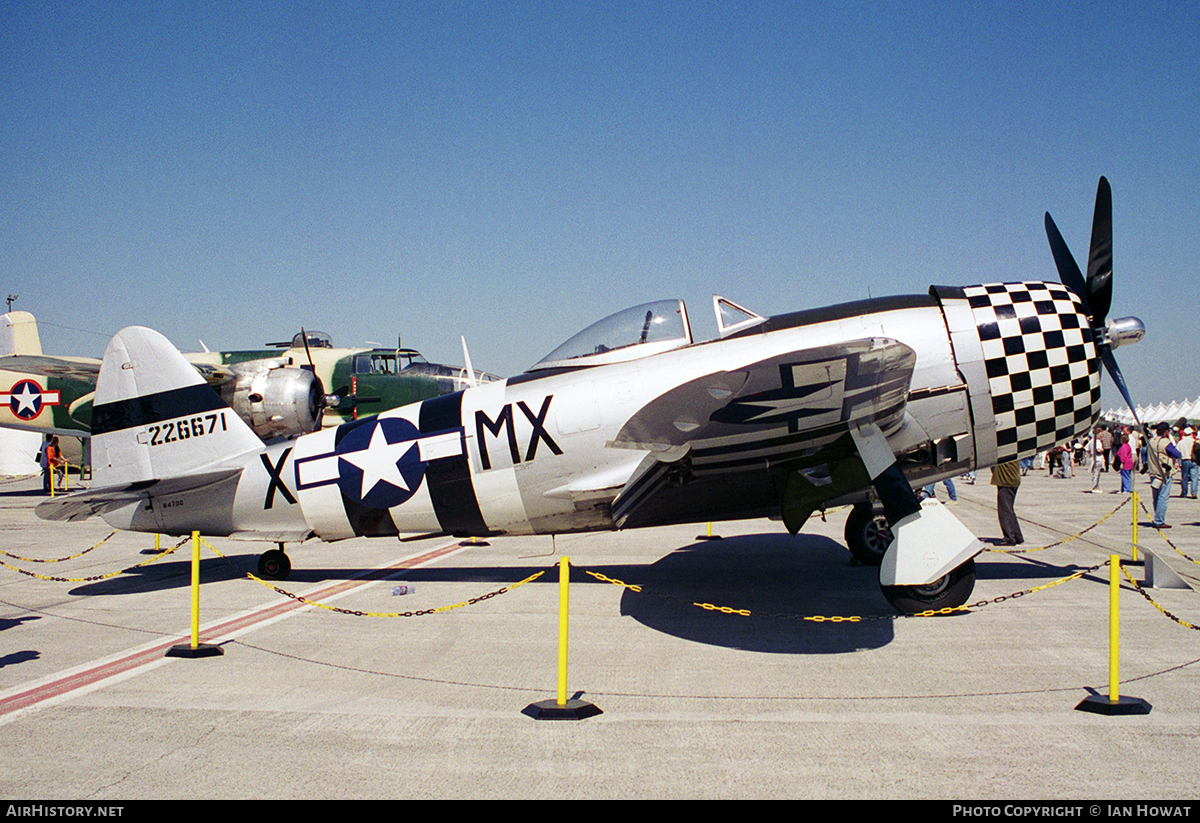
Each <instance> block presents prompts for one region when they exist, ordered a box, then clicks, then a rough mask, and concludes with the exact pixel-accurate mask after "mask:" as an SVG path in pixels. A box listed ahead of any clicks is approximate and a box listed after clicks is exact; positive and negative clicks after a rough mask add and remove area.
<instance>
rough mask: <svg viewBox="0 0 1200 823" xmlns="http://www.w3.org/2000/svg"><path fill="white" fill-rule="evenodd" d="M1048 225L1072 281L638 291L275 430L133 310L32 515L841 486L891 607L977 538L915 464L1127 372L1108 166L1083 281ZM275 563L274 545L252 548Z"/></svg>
mask: <svg viewBox="0 0 1200 823" xmlns="http://www.w3.org/2000/svg"><path fill="white" fill-rule="evenodd" d="M1047 230H1048V232H1050V236H1051V245H1052V247H1054V253H1055V257H1056V259H1057V260H1058V263H1059V267H1060V270H1061V271H1062V278H1063V281H1064V284H1065V285H1062V284H1057V283H1045V282H1024V283H997V284H988V285H978V286H968V287H943V286H934V287H932V288H931V289H930V290H929V292H928V293H927V294H923V295H915V296H910V297H889V298H880V299H873V300H865V301H860V302H856V303H848V304H844V305H840V306H833V307H830V308H824V309H815V310H808V311H802V312H798V313H795V314H787V315H782V316H777V317H762V316H759V315H757V314H755V313H754V312H752V311H749V310H748V309H745V308H742V307H741V306H738V305H737V304H735V303H732V302H730V301H728V300H725V299H724V298H720V297H715V298H714V308H715V311H716V315H717V323H718V328H719V331H720V337H719V339H717V340H711V341H707V342H703V343H695V342H693V340H692V335H691V330H690V326H689V323H688V316H687V312H686V310H685V308H684V305H683V303H682V302H681V301H678V300H668V301H662V302H657V303H650V304H646V305H642V306H637V307H635V308H633V309H629V310H627V311H624V312H620V313H618V314H615V315H612V316H611V317H609V318H607V319H605V320H602V321H600V322H599V323H596V324H595V325H593V326H591V327H589V328H588V329H586V330H584V331H583V332H581V333H580V334H578V335H576V336H575V337H573V338H572V339H571V340H569V341H567V342H566V343H564V344H563V345H562V346H560V347H559V348H558V349H555V350H554V351H553V352H551V353H550V354H549V355H548V356H547V357H546V358H545V359H543V360H542V361H541V362H539V363H538V364H536V365H535V366H534V367H533V368H532V369H530V370H529V371H528V372H526V373H525V374H523V375H520V376H518V377H515V378H510V379H508V380H505V381H501V382H494V383H488V384H484V385H479V386H475V387H471V388H467V389H465V390H463V391H460V392H456V393H453V394H448V395H445V396H441V397H435V398H432V399H428V400H424V401H423V402H420V403H414V404H411V405H408V406H404V407H401V408H398V409H394V410H391V411H388V412H385V413H382V414H380V415H378V416H377V417H373V418H367V419H361V420H357V421H353V422H349V423H346V424H344V425H341V426H338V427H337V428H334V429H325V430H323V431H319V432H315V433H313V434H308V435H304V436H302V437H300V438H298V439H295V440H292V441H288V442H284V443H278V444H274V445H270V446H264V445H263V444H262V442H261V441H259V440H258V438H256V437H255V436H254V435H253V433H252V432H251V431H250V430H249V429H248V428H247V427H246V426H245V425H243V424H242V422H241V421H240V419H238V417H237V416H236V415H235V414H233V413H231V412H230V410H229V409H228V407H226V406H225V404H224V403H223V402H222V401H221V399H220V398H219V397H218V396H217V395H216V394H215V393H214V392H212V391H208V390H204V387H203V385H202V381H200V378H199V377H198V375H197V374H196V371H195V369H193V368H191V367H190V366H189V365H188V364H187V362H186V361H185V360H184V359H183V358H182V357H181V356H180V355H179V353H178V352H177V351H176V350H175V349H174V348H173V347H172V346H171V345H170V343H169V342H168V341H167V340H166V339H165V338H163V337H162V336H161V335H159V334H158V333H157V332H154V331H151V330H149V329H145V328H138V327H133V328H128V329H125V330H123V331H121V332H120V333H118V334H117V335H116V337H114V338H113V340H112V342H111V343H110V344H109V346H108V350H107V351H106V352H105V355H104V361H103V366H102V368H101V370H100V378H99V382H98V384H97V387H96V406H95V412H94V415H93V438H94V455H93V457H94V471H95V478H96V487H95V488H94V489H93V490H91V491H89V492H85V493H82V494H76V495H71V496H68V497H60V498H56V499H54V500H51V501H47V502H45V503H42V504H41V505H40V506H38V509H37V512H38V514H39V516H41V517H44V518H46V519H59V520H61V519H70V520H73V519H76V518H81V517H87V516H89V515H92V514H97V513H98V514H101V515H103V517H104V518H105V520H107V521H108V522H109V523H110V524H111V525H113V526H116V527H120V528H123V529H132V530H141V531H155V532H162V533H167V534H183V533H187V532H189V531H191V530H199V531H201V532H203V533H206V534H211V535H229V536H234V537H243V538H250V539H259V540H271V541H276V542H279V543H281V544H282V543H284V542H289V541H297V540H303V539H305V538H307V537H310V536H314V535H315V536H317V537H319V538H321V539H323V540H327V541H336V540H342V539H346V538H352V537H360V536H385V535H398V534H403V533H444V534H452V535H481V536H483V535H497V534H537V533H542V534H544V533H565V532H582V531H589V530H600V529H628V528H636V527H642V526H655V525H662V524H669V523H685V522H703V521H706V520H722V519H734V518H746V517H753V516H776V517H780V518H781V519H782V520H783V522H784V524H785V525H786V526H787V528H788V529H789V531H791V532H792V533H795V532H797V531H798V530H799V529H800V528H801V527H802V526H803V525H804V523H805V521H806V519H807V518H808V517H809V515H810V514H811V513H812V512H813V511H815V510H817V509H820V508H823V507H825V506H828V505H834V504H853V505H854V506H855V508H854V512H855V514H854V515H852V517H851V518H850V521H849V523H848V528H847V532H848V537H849V538H850V540H849V542H850V545H851V548H852V550H854V551H855V553H856V554H857V555H859V556H860V557H861V558H862V559H864V560H866V561H867V562H872V563H876V564H879V566H880V583H881V585H882V587H883V591H884V594H885V595H886V596H887V598H888V599H889V600H890V601H891V602H892V604H893V605H895V606H896V608H898V609H899V610H901V611H905V612H908V611H919V610H923V609H928V608H942V607H946V606H954V605H960V604H962V603H964V602H965V601H966V600H967V598H968V597H969V596H970V594H971V590H972V588H973V586H974V580H975V572H974V560H973V558H974V555H975V554H976V553H978V551H979V550H980V549H981V545H980V543H979V541H978V540H976V538H975V537H974V536H973V535H972V534H971V533H970V532H969V531H968V530H967V529H966V528H965V527H964V526H963V525H962V524H961V523H959V522H958V520H956V519H955V518H954V517H953V516H952V515H951V514H950V513H949V512H948V511H947V510H946V509H945V508H943V507H941V506H940V505H939V504H937V503H936V501H927V502H926V503H925V504H924V505H922V504H921V503H920V502H919V501H918V500H917V498H916V496H915V494H914V492H913V486H914V485H923V484H926V483H929V482H934V481H936V480H938V479H941V478H944V477H949V476H953V475H955V474H960V473H962V472H964V471H967V470H969V469H975V468H982V467H986V466H991V465H994V464H996V463H1000V462H1004V461H1009V460H1014V459H1016V458H1018V457H1020V456H1023V455H1031V454H1033V453H1035V452H1036V451H1037V450H1039V449H1045V448H1047V447H1049V446H1051V445H1052V444H1054V443H1057V442H1060V441H1063V440H1066V439H1068V438H1070V437H1073V436H1075V435H1076V434H1079V433H1082V432H1085V431H1087V430H1088V429H1089V428H1090V427H1091V426H1092V425H1093V423H1094V422H1095V420H1096V419H1097V417H1098V415H1099V412H1100V405H1099V404H1100V363H1101V362H1105V363H1106V364H1108V367H1109V369H1110V371H1112V373H1113V376H1114V378H1115V379H1116V381H1117V384H1118V385H1119V386H1121V387H1122V391H1123V393H1125V394H1127V392H1124V381H1123V380H1122V379H1121V377H1120V372H1119V370H1117V368H1116V361H1115V360H1113V359H1112V355H1111V350H1112V349H1113V348H1115V347H1116V346H1117V345H1119V344H1121V343H1125V342H1131V341H1134V340H1137V339H1140V337H1141V334H1142V331H1141V328H1142V327H1141V323H1140V321H1138V320H1136V318H1129V319H1128V320H1118V321H1114V322H1113V323H1107V322H1106V315H1107V312H1108V304H1109V302H1110V298H1111V277H1110V275H1111V261H1112V257H1111V196H1110V195H1109V193H1108V184H1107V182H1106V181H1104V180H1103V178H1102V179H1101V184H1100V193H1099V195H1098V197H1097V208H1096V218H1095V224H1094V228H1093V238H1092V249H1091V257H1090V259H1089V266H1088V276H1087V279H1086V281H1085V280H1084V278H1083V276H1082V274H1080V272H1079V270H1078V268H1077V267H1076V266H1075V263H1074V260H1073V259H1071V256H1070V252H1069V251H1067V250H1066V246H1065V244H1064V243H1063V242H1062V239H1061V237H1058V236H1057V235H1058V232H1057V229H1054V228H1053V222H1052V221H1051V220H1050V219H1049V215H1047ZM877 505H878V511H877V510H876V508H875V507H876V506H877ZM872 538H873V539H872ZM288 567H289V563H288V561H287V558H286V555H284V554H283V552H282V551H281V550H272V551H270V552H267V553H266V554H264V555H263V559H262V561H261V562H260V569H262V570H263V571H264V572H265V573H270V574H273V575H275V576H283V575H285V574H286V572H287V569H288Z"/></svg>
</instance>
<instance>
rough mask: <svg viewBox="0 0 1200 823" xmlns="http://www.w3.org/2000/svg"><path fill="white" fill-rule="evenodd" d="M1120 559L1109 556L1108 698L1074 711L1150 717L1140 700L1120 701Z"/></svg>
mask: <svg viewBox="0 0 1200 823" xmlns="http://www.w3.org/2000/svg"><path fill="white" fill-rule="evenodd" d="M1120 594H1121V558H1120V556H1119V555H1115V554H1110V555H1109V556H1108V697H1105V696H1104V695H1101V694H1091V695H1088V696H1087V697H1085V698H1084V699H1083V701H1082V702H1081V703H1080V704H1079V705H1078V706H1076V707H1075V708H1076V709H1078V710H1080V711H1084V712H1094V713H1096V714H1107V715H1118V714H1120V715H1124V714H1150V704H1149V703H1147V702H1146V701H1145V700H1142V699H1141V698H1140V697H1121V694H1120V681H1121V677H1120V670H1121V661H1120V646H1121V636H1120V635H1121V631H1120V624H1121V599H1120Z"/></svg>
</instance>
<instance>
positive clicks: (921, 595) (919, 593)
mask: <svg viewBox="0 0 1200 823" xmlns="http://www.w3.org/2000/svg"><path fill="white" fill-rule="evenodd" d="M880 588H881V589H882V590H883V596H884V597H886V598H887V600H888V602H889V603H891V604H892V607H893V608H894V609H895V610H896V611H898V612H900V613H901V614H918V613H920V612H925V611H930V610H934V611H936V610H938V609H952V608H954V607H955V606H961V605H962V604H963V603H966V602H967V600H968V599H969V598H970V597H971V592H973V591H974V590H975V558H973V557H972V558H971V559H970V560H968V561H967V562H966V563H963V564H962V565H961V566H959V567H958V568H957V569H954V570H953V571H951V572H950V573H949V574H946V575H943V576H942V577H939V578H938V579H937V580H935V581H933V582H932V583H930V584H929V585H927V586H880Z"/></svg>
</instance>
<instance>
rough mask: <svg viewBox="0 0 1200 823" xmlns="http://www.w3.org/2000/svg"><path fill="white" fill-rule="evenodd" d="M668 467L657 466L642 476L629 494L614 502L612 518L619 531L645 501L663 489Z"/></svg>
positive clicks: (664, 465) (623, 494)
mask: <svg viewBox="0 0 1200 823" xmlns="http://www.w3.org/2000/svg"><path fill="white" fill-rule="evenodd" d="M667 465H668V464H666V463H660V464H659V465H658V466H655V467H654V468H653V469H651V470H650V471H648V472H646V473H645V474H644V475H642V477H641V478H640V479H639V480H638V482H637V483H636V484H635V485H634V486H633V487H631V488H630V489H629V490H628V494H625V493H622V495H621V496H620V497H619V498H617V499H616V500H614V501H613V507H612V512H611V516H612V519H613V522H614V523H616V524H617V528H618V529H619V528H621V525H622V524H623V523H624V522H625V521H626V520H628V519H629V516H630V515H631V514H633V513H634V512H635V511H636V510H637V509H638V507H640V506H641V504H642V502H643V501H644V500H646V499H648V498H649V497H651V496H652V495H653V493H654V492H655V491H657V490H658V489H659V488H661V486H662V484H663V482H664V481H665V479H666V476H667Z"/></svg>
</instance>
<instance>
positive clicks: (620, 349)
mask: <svg viewBox="0 0 1200 823" xmlns="http://www.w3.org/2000/svg"><path fill="white" fill-rule="evenodd" d="M691 342H692V329H691V326H690V325H689V324H688V317H687V307H686V306H684V305H683V301H682V300H659V301H657V302H654V303H643V304H642V305H640V306H634V307H633V308H629V309H625V310H624V311H619V312H617V313H616V314H612V315H609V316H608V317H606V318H604V319H603V320H601V321H599V322H596V323H593V324H592V325H590V326H588V327H587V328H586V329H584V330H583V331H581V332H579V334H577V335H575V336H574V337H572V338H571V339H570V340H568V341H567V342H565V343H563V344H562V345H561V346H559V347H558V348H557V349H555V350H554V351H552V352H550V353H549V354H548V355H546V356H545V357H543V358H542V359H541V360H539V361H538V362H537V363H535V364H534V365H533V366H532V367H531V368H530V369H529V371H538V370H540V369H551V368H555V367H559V366H568V367H569V366H598V365H601V364H603V363H621V362H624V361H626V360H637V359H639V358H642V357H646V356H648V355H651V354H660V353H662V352H665V351H671V350H673V349H679V348H683V347H684V346H687V345H690V344H691Z"/></svg>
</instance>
